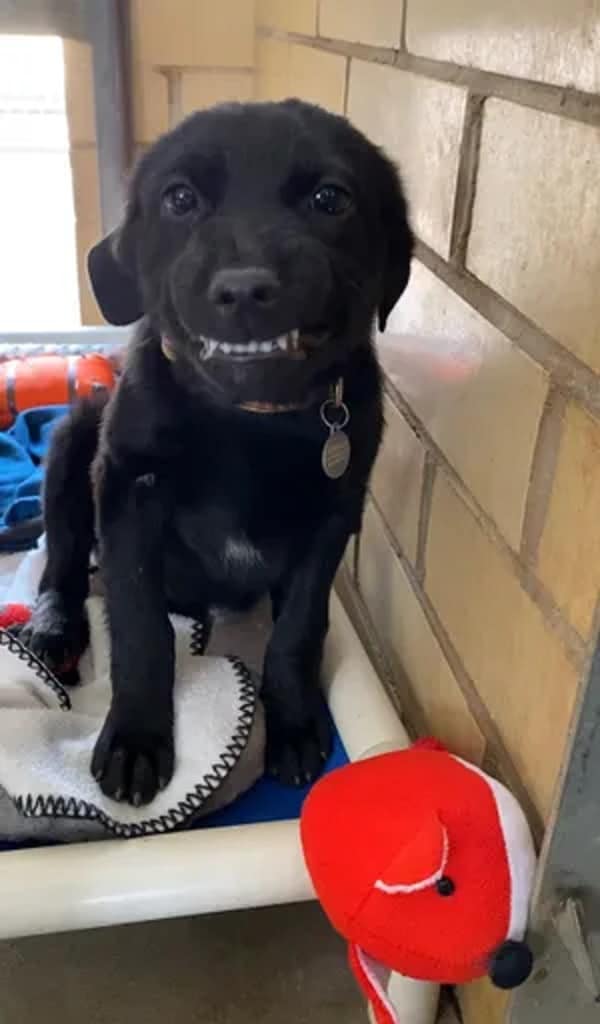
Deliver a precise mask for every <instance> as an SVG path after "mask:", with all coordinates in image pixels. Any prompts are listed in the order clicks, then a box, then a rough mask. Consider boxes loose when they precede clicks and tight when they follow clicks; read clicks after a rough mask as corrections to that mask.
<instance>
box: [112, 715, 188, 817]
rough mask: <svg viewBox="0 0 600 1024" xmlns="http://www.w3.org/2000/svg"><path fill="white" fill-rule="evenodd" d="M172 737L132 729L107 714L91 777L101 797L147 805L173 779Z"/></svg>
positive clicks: (135, 804)
mask: <svg viewBox="0 0 600 1024" xmlns="http://www.w3.org/2000/svg"><path fill="white" fill-rule="evenodd" d="M174 766H175V757H174V748H173V736H172V733H171V731H170V729H169V731H168V732H166V733H165V732H161V731H159V730H154V731H152V730H147V729H144V728H143V727H139V726H138V727H137V728H132V727H131V726H129V725H127V724H123V723H121V722H120V721H119V719H118V716H117V715H115V714H114V712H112V711H111V712H110V713H109V715H108V718H107V719H106V722H105V723H104V727H103V729H102V732H101V733H100V736H99V737H98V740H97V742H96V748H95V750H94V756H93V758H92V775H93V776H94V778H95V779H96V781H97V782H98V783H99V785H100V789H101V790H102V792H103V793H104V795H105V796H108V797H111V798H112V799H113V800H119V801H120V800H126V801H127V802H128V803H130V804H132V805H133V806H134V807H140V806H141V805H142V804H149V803H150V801H151V800H153V799H154V797H155V796H156V794H157V793H158V791H159V790H161V789H165V787H166V786H167V785H168V784H169V782H170V781H171V778H172V777H173V770H174Z"/></svg>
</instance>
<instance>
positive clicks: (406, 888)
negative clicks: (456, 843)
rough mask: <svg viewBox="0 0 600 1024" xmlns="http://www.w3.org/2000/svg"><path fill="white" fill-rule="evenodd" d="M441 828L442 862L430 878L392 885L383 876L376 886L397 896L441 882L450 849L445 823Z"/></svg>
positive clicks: (390, 894) (418, 890)
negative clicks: (409, 883)
mask: <svg viewBox="0 0 600 1024" xmlns="http://www.w3.org/2000/svg"><path fill="white" fill-rule="evenodd" d="M440 828H441V830H442V839H443V849H442V863H441V864H440V866H439V868H438V869H437V871H434V873H433V874H432V875H429V878H423V879H421V881H420V882H413V883H412V885H401V884H398V885H395V884H392V885H390V884H389V883H388V882H384V881H383V880H382V879H381V878H378V879H377V881H376V882H375V888H376V889H379V890H380V891H381V892H384V893H386V895H388V896H397V895H398V894H399V893H411V892H421V891H422V890H423V889H429V888H430V887H431V886H432V885H435V883H436V882H439V880H440V878H441V877H442V875H443V874H444V871H445V870H446V864H447V863H448V851H449V848H450V847H449V843H448V833H447V832H446V829H445V828H444V826H443V825H440Z"/></svg>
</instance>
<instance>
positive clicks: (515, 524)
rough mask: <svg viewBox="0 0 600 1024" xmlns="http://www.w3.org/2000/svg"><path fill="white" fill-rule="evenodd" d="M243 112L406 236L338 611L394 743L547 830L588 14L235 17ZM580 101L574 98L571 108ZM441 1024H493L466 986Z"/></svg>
mask: <svg viewBox="0 0 600 1024" xmlns="http://www.w3.org/2000/svg"><path fill="white" fill-rule="evenodd" d="M257 22H258V42H257V51H256V52H257V68H256V83H257V85H256V88H257V95H258V96H259V97H260V98H264V99H267V98H277V97H281V96H284V95H290V94H294V95H300V96H303V97H305V98H307V99H309V100H312V101H314V102H317V103H320V104H322V105H323V106H325V107H328V108H329V109H331V110H334V111H336V112H338V113H346V114H347V115H348V117H349V118H350V119H351V120H352V121H353V122H354V123H355V124H357V125H358V126H359V127H360V128H362V129H363V130H364V131H365V132H366V133H367V134H368V135H370V136H371V137H372V138H373V139H374V140H375V141H376V142H377V143H379V144H381V145H383V146H384V147H385V148H386V149H387V151H388V152H389V153H390V155H391V156H392V157H393V158H394V159H395V160H396V161H397V163H398V165H399V167H400V169H401V172H402V175H403V178H404V181H405V183H406V188H407V192H408V197H409V201H410V207H411V213H412V221H413V225H414V228H415V232H416V234H417V237H418V242H417V258H416V259H415V261H414V268H413V274H412V278H411V282H410V284H409V287H408V290H407V292H406V294H405V296H404V297H403V299H402V300H401V301H400V303H399V305H398V306H397V307H396V310H395V311H394V313H393V315H392V317H391V319H390V322H389V324H388V331H387V333H386V334H385V336H383V337H382V338H380V339H379V350H380V356H381V360H382V362H383V365H384V368H385V371H386V392H387V397H386V420H387V431H386V435H385V440H384V444H383V448H382V451H381V454H380V456H379V460H378V463H377V466H376V469H375V472H374V476H373V480H372V488H371V498H370V502H369V506H368V509H367V513H366V518H365V524H364V530H363V534H362V537H361V539H360V544H359V546H358V547H357V550H356V551H350V552H349V553H348V555H347V557H346V560H345V565H344V571H343V578H342V583H343V592H344V595H345V598H346V601H347V603H348V604H349V606H350V608H351V610H352V611H353V614H354V616H355V620H356V621H357V622H359V623H360V624H361V629H362V631H363V635H364V636H365V637H366V639H367V641H371V646H372V650H373V652H374V654H375V653H377V656H378V657H379V660H380V663H381V664H382V665H383V667H384V669H385V670H386V672H387V673H388V677H389V679H390V684H391V685H392V686H393V687H394V688H395V690H396V692H397V694H398V696H399V700H400V703H401V704H402V705H403V706H404V708H405V711H406V714H407V715H408V718H409V721H410V723H411V725H412V727H413V729H414V731H415V732H425V731H432V732H435V733H436V734H437V735H438V736H439V737H440V738H441V739H442V740H444V741H445V742H446V743H448V744H449V745H450V747H451V748H452V749H453V750H455V751H456V752H458V753H460V754H463V755H465V756H467V757H469V758H471V759H473V760H474V761H476V762H479V763H480V764H483V765H484V766H486V767H487V768H489V769H490V770H492V771H494V772H495V773H496V774H498V775H499V776H500V777H502V778H504V779H505V780H506V781H507V782H508V783H509V785H511V786H512V787H513V789H514V790H515V791H516V792H517V794H518V795H519V796H520V797H521V799H522V800H523V801H524V804H525V806H526V809H527V811H528V813H529V816H530V819H531V822H532V825H533V826H534V828H535V830H536V834H537V835H538V836H539V835H541V833H542V830H543V824H544V822H545V821H547V820H548V819H549V816H550V814H551V809H552V806H553V802H554V800H555V797H556V788H557V780H558V777H559V772H560V767H561V763H562V760H563V755H564V751H565V744H566V739H567V733H568V729H569V724H570V721H571V718H572V713H573V708H574V706H575V702H576V697H577V692H578V687H579V685H580V683H581V681H582V680H583V679H584V678H585V668H586V662H587V658H588V654H589V651H590V648H591V645H592V643H593V641H594V638H595V636H596V633H597V626H598V589H599V581H600V529H599V528H598V524H599V523H600V379H599V376H598V374H599V373H600V289H599V288H598V282H599V280H600V247H599V246H598V238H599V237H600V202H599V199H598V195H599V193H598V188H597V168H598V165H599V163H600V128H599V127H598V125H599V124H600V96H599V95H598V92H599V91H600V78H599V71H598V68H599V66H600V65H599V64H598V46H599V44H600V0H592V2H591V3H589V2H587V0H586V2H584V0H580V2H579V0H578V2H575V3H573V2H571V0H552V2H547V0H535V2H532V3H530V4H525V5H523V4H522V3H520V2H519V3H517V0H444V3H439V0H405V3H403V2H402V0H371V2H369V3H364V2H363V0H296V2H295V3H293V4H292V3H286V2H285V0H258V5H257ZM584 90H587V92H585V91H584ZM462 1009H463V1013H464V1017H465V1024H483V1022H485V1024H499V1022H500V1021H503V1020H504V1019H505V1009H506V999H505V998H504V997H501V996H500V995H499V994H498V993H497V992H496V991H493V990H492V988H491V986H489V985H488V984H487V982H481V983H479V984H476V985H472V986H469V988H468V990H465V992H463V993H462Z"/></svg>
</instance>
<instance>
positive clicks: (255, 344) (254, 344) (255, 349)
mask: <svg viewBox="0 0 600 1024" xmlns="http://www.w3.org/2000/svg"><path fill="white" fill-rule="evenodd" d="M259 348H260V345H259V344H258V342H257V341H251V342H250V344H249V345H248V352H258V350H259Z"/></svg>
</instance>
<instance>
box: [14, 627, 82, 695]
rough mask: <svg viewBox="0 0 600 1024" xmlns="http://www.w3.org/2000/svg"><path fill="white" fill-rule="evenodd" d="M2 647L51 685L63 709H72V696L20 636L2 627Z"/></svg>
mask: <svg viewBox="0 0 600 1024" xmlns="http://www.w3.org/2000/svg"><path fill="white" fill-rule="evenodd" d="M0 647H6V648H7V650H8V652H9V653H10V654H14V655H16V657H17V658H18V659H19V661H24V662H25V664H26V665H27V667H28V668H30V669H31V670H32V671H33V672H35V674H36V676H37V677H38V679H41V681H42V682H43V683H45V684H46V686H49V687H50V689H51V690H53V691H54V693H55V694H56V696H57V697H58V703H59V704H60V707H61V709H62V710H63V711H70V710H71V698H70V697H69V694H68V693H67V691H66V690H65V688H64V686H62V685H61V683H60V682H59V681H58V679H57V678H56V676H55V675H53V674H52V672H51V671H50V669H49V668H48V667H47V666H46V665H44V662H43V661H40V659H39V658H36V656H35V654H33V653H32V652H31V651H30V650H28V649H27V647H25V645H24V644H22V643H21V641H20V640H19V638H18V637H16V636H13V634H12V633H9V632H8V630H6V629H0Z"/></svg>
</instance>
